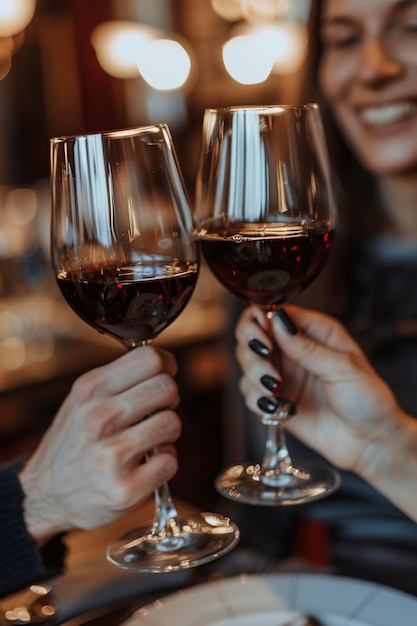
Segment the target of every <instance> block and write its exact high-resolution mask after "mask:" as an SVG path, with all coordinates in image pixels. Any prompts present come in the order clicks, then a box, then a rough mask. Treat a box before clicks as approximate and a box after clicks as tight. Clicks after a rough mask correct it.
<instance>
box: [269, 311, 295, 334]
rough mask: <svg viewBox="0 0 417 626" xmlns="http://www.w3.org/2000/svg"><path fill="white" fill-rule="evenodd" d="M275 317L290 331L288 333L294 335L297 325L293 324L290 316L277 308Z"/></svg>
mask: <svg viewBox="0 0 417 626" xmlns="http://www.w3.org/2000/svg"><path fill="white" fill-rule="evenodd" d="M275 317H277V318H278V319H279V321H280V322H281V324H282V325H283V327H284V328H285V330H286V331H287V332H288V333H290V335H296V334H297V332H298V330H297V326H296V325H295V324H294V322H293V321H292V319H291V318H290V316H289V315H288V313H287V312H286V311H284V309H277V310H276V311H275Z"/></svg>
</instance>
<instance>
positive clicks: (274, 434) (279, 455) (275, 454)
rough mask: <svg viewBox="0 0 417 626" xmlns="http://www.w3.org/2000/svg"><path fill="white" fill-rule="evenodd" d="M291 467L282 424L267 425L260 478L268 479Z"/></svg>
mask: <svg viewBox="0 0 417 626" xmlns="http://www.w3.org/2000/svg"><path fill="white" fill-rule="evenodd" d="M289 467H291V457H290V453H289V452H288V448H287V443H286V440H285V429H284V426H283V425H282V424H279V423H275V424H268V425H267V431H266V443H265V453H264V458H263V460H262V467H261V476H264V477H266V478H270V477H273V476H278V475H279V474H281V473H283V472H286V470H287V469H288V468H289Z"/></svg>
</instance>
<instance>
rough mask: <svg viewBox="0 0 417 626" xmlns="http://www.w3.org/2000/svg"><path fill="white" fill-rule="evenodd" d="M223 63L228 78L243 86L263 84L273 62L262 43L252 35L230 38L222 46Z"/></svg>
mask: <svg viewBox="0 0 417 626" xmlns="http://www.w3.org/2000/svg"><path fill="white" fill-rule="evenodd" d="M222 54H223V62H224V65H225V67H226V70H227V71H228V73H229V74H230V76H231V77H232V78H233V79H234V80H235V81H237V82H238V83H241V84H243V85H255V84H257V83H262V82H264V81H265V80H266V79H267V78H268V76H269V75H270V73H271V72H272V67H273V60H272V56H271V55H270V54H266V53H265V48H264V46H263V44H262V42H261V41H260V40H259V39H258V38H257V37H256V36H253V35H238V36H236V37H232V38H231V39H229V41H228V42H226V43H225V44H224V46H223V53H222Z"/></svg>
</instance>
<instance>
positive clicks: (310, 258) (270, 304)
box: [200, 222, 334, 310]
mask: <svg viewBox="0 0 417 626" xmlns="http://www.w3.org/2000/svg"><path fill="white" fill-rule="evenodd" d="M333 239H334V230H333V229H329V228H328V227H327V226H326V225H323V226H317V225H315V226H314V227H312V228H308V227H306V226H299V225H297V226H282V225H279V226H275V225H274V224H250V223H239V222H234V223H233V224H232V225H230V226H228V227H227V228H223V229H220V228H219V229H214V228H210V229H208V230H207V231H206V233H205V234H201V235H200V244H201V249H202V252H203V254H204V257H205V259H206V261H207V263H208V265H209V267H210V269H211V271H212V272H213V274H214V275H215V276H216V277H217V279H218V280H219V281H220V282H221V283H222V284H223V285H224V286H225V287H226V288H227V289H229V290H230V291H232V292H233V293H235V294H236V295H238V296H240V297H243V298H246V299H247V300H250V301H251V302H253V303H255V304H258V305H260V306H263V307H265V308H267V309H269V310H270V309H274V308H275V307H278V306H280V305H281V304H283V303H284V302H288V301H291V300H294V299H295V298H296V297H297V296H298V295H299V294H300V293H301V292H302V291H303V290H304V289H305V288H306V287H307V286H308V285H309V284H310V283H311V282H312V281H313V280H314V279H315V278H316V276H317V275H318V274H319V272H320V270H321V269H322V267H323V265H324V264H325V262H326V260H327V256H328V254H329V252H330V249H331V247H332V243H333Z"/></svg>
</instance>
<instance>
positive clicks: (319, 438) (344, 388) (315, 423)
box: [236, 306, 417, 475]
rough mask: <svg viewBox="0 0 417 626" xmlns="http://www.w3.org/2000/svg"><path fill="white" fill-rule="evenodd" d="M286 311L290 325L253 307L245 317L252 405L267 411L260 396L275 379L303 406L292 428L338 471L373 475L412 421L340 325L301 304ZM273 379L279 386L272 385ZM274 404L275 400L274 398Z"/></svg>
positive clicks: (243, 361) (241, 357)
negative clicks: (389, 444) (399, 432)
mask: <svg viewBox="0 0 417 626" xmlns="http://www.w3.org/2000/svg"><path fill="white" fill-rule="evenodd" d="M285 311H286V312H287V313H288V314H289V316H290V318H289V320H288V319H287V318H286V317H285V312H284V314H283V315H284V320H283V321H284V322H285V323H286V326H287V328H286V326H285V324H284V323H283V322H282V313H280V314H279V315H281V319H280V318H279V317H277V316H276V315H275V316H274V317H273V318H272V320H269V319H268V318H267V317H266V316H265V314H264V313H263V312H262V311H261V310H260V309H259V308H257V307H250V308H248V309H246V310H245V311H244V313H243V314H242V316H241V318H240V320H239V323H238V325H237V328H236V338H237V341H238V344H237V352H236V354H237V359H238V361H239V364H240V366H241V368H242V370H243V376H242V378H241V382H240V390H241V392H242V394H243V396H244V398H245V401H246V404H247V406H248V408H249V409H250V410H252V411H254V412H255V413H259V412H260V409H259V405H258V402H259V398H260V397H265V396H267V397H268V390H267V389H266V388H265V386H264V385H263V384H262V381H261V379H262V380H264V381H265V380H267V381H268V380H269V383H270V384H269V388H270V389H271V388H272V387H274V391H275V394H276V395H277V393H278V392H279V395H283V396H285V397H286V398H288V399H290V400H292V401H293V402H294V403H295V405H296V408H297V415H296V417H294V418H292V419H290V420H289V421H288V422H287V428H288V430H290V431H291V432H292V433H293V434H295V435H296V436H297V437H298V438H299V439H300V440H302V441H303V442H304V443H306V444H307V445H309V446H310V447H312V448H314V449H315V450H316V451H318V452H319V453H321V454H322V455H323V456H325V457H326V458H327V459H328V460H329V461H331V462H332V463H333V464H335V465H336V466H338V467H340V468H344V469H351V470H354V471H356V472H359V473H362V474H364V475H367V474H368V473H369V472H370V466H372V464H374V462H375V461H376V457H375V455H377V456H378V455H379V454H380V453H381V450H382V449H383V446H384V445H385V443H386V442H388V441H390V440H391V438H392V437H395V431H396V430H397V429H398V428H399V426H400V425H401V424H402V423H403V420H407V418H406V417H405V415H404V413H403V412H402V411H401V409H400V407H399V406H398V403H397V401H396V399H395V397H394V395H393V393H392V392H391V390H390V388H389V387H388V386H387V385H386V384H385V382H384V381H383V380H382V379H381V378H380V377H379V376H378V375H377V374H376V372H375V371H374V370H373V368H372V366H371V365H370V363H369V362H368V360H367V359H366V357H365V356H364V354H363V353H362V351H361V349H360V348H359V346H358V345H357V344H356V343H355V341H354V340H353V339H352V338H351V337H350V335H349V334H348V333H347V332H346V330H345V329H344V327H343V326H342V325H341V324H340V323H339V322H337V321H336V320H334V319H332V318H330V317H329V316H326V315H323V314H321V313H317V312H313V311H308V310H305V309H301V308H300V307H296V306H286V307H285ZM291 320H292V321H293V323H294V328H292V329H291ZM288 326H289V327H290V331H292V332H293V334H291V332H289V331H288ZM253 339H255V340H257V341H258V342H261V344H262V345H263V346H264V347H266V348H267V349H268V350H265V349H263V350H261V351H263V352H264V353H266V352H267V351H268V352H269V355H268V356H261V355H260V352H261V351H260V350H259V344H258V350H257V352H258V354H257V353H255V352H254V351H253V349H251V348H250V347H249V342H252V340H253ZM251 345H253V343H252V344H251ZM265 376H267V377H269V378H267V379H265V378H264V377H265ZM271 380H274V381H275V383H277V384H275V385H272V387H271ZM281 383H282V387H280V385H281ZM416 383H417V381H416ZM269 399H270V400H271V399H272V401H273V400H274V398H273V394H271V393H270V394H269ZM261 404H262V401H261ZM263 406H265V402H263Z"/></svg>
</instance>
